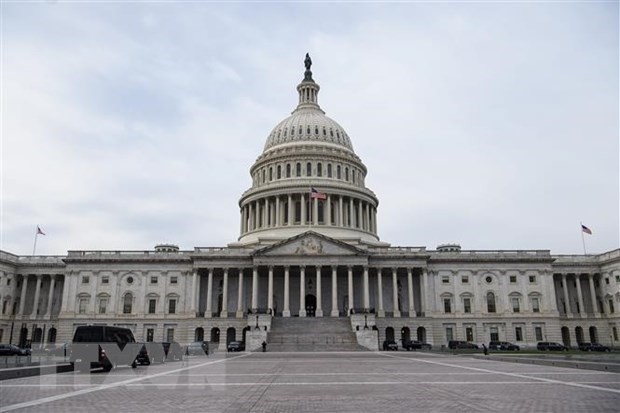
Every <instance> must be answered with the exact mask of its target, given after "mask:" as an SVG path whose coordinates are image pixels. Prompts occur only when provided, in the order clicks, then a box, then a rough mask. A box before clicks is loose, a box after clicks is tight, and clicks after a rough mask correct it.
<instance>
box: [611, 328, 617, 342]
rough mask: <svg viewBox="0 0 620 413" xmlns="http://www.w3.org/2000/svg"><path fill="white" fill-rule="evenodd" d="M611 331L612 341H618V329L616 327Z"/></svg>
mask: <svg viewBox="0 0 620 413" xmlns="http://www.w3.org/2000/svg"><path fill="white" fill-rule="evenodd" d="M611 331H612V333H613V335H614V340H615V341H618V328H617V327H612V328H611Z"/></svg>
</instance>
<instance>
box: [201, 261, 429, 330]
mask: <svg viewBox="0 0 620 413" xmlns="http://www.w3.org/2000/svg"><path fill="white" fill-rule="evenodd" d="M290 268H291V267H290V266H285V267H284V309H283V311H282V315H283V316H284V317H290V316H291V310H290ZM315 268H316V269H317V270H316V275H317V276H316V301H317V307H316V316H317V317H321V316H323V307H322V302H323V300H322V285H321V282H322V281H321V279H322V274H321V268H322V267H315ZM388 269H389V270H390V272H391V274H392V291H393V314H394V317H400V315H401V314H400V310H399V307H398V268H396V267H393V268H388ZM229 270H230V268H223V276H222V311H221V313H220V317H222V318H226V317H228V273H229ZM273 270H274V267H273V266H269V267H268V279H267V308H268V309H269V310H273V291H274V286H273ZM331 270H332V276H331V282H332V303H331V313H330V314H331V316H332V317H338V315H339V310H338V266H331ZM368 270H369V268H368V267H366V266H364V267H363V275H362V294H363V296H362V302H363V308H364V310H369V309H370V291H369V290H370V289H369V277H368ZM207 271H208V275H207V302H206V311H205V318H211V317H213V302H212V300H213V277H214V271H213V268H209V269H207ZM299 271H300V273H299V278H300V283H299V286H300V287H299V288H300V291H299V317H305V316H306V315H307V314H306V291H305V288H306V282H305V279H306V266H303V265H302V266H299ZM238 274H239V277H238V283H239V285H238V297H237V312H236V317H237V318H242V317H243V315H244V314H243V277H244V275H243V269H238ZM197 277H198V272H197V271H194V273H193V280H192V285H193V289H194V291H197V282H198V279H197ZM427 281H428V280H427V272H426V270H425V269H423V273H422V290H423V291H425V290H426V286H427V285H428V284H427ZM347 287H348V291H347V293H348V296H349V303H350V304H349V307H350V309H349V312H350V310H351V308H352V307H353V303H354V289H353V266H347ZM407 293H408V298H409V309H408V310H409V316H410V317H414V316H415V315H416V314H415V302H414V291H413V268H407ZM420 296H421V298H422V303H421V304H422V308H425V306H426V302H425V301H426V299H425V294H424V293H422V294H421V295H420ZM251 297H252V298H251V305H250V308H251V310H252V311H254V312H256V311H257V309H258V267H253V269H252V295H251ZM197 298H198V297H197V296H196V297H195V300H194V303H193V311H195V309H196V301H197ZM347 315H349V314H347ZM377 315H378V316H379V317H384V316H385V310H384V308H383V268H377Z"/></svg>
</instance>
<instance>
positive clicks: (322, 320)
mask: <svg viewBox="0 0 620 413" xmlns="http://www.w3.org/2000/svg"><path fill="white" fill-rule="evenodd" d="M267 343H268V345H267V351H269V352H277V351H367V349H365V348H364V347H362V346H360V345H358V344H357V338H356V336H355V333H354V332H353V331H352V328H351V321H350V320H349V319H348V318H332V317H290V318H289V317H274V318H273V319H272V320H271V331H269V333H268V334H267Z"/></svg>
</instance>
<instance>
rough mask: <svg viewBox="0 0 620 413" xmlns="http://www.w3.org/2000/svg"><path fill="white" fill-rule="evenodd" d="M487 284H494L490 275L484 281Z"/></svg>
mask: <svg viewBox="0 0 620 413" xmlns="http://www.w3.org/2000/svg"><path fill="white" fill-rule="evenodd" d="M484 280H485V281H486V282H487V284H491V283H492V282H493V277H491V276H490V275H487V277H486V278H485V279H484Z"/></svg>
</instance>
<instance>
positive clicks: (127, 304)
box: [123, 293, 133, 314]
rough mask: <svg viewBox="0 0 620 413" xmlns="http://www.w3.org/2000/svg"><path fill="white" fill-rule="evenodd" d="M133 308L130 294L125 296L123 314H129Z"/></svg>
mask: <svg viewBox="0 0 620 413" xmlns="http://www.w3.org/2000/svg"><path fill="white" fill-rule="evenodd" d="M132 307H133V295H131V293H127V294H125V297H123V314H131V312H132Z"/></svg>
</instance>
